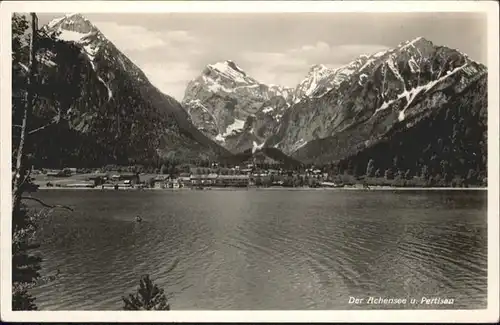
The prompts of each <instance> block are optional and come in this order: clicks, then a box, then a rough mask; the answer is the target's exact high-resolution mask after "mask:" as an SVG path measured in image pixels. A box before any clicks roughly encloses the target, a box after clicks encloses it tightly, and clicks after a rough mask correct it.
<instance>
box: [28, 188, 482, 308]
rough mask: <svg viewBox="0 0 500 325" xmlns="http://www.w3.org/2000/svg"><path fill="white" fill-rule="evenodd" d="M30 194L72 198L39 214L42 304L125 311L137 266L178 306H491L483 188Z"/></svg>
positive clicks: (50, 198) (56, 199)
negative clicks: (416, 301)
mask: <svg viewBox="0 0 500 325" xmlns="http://www.w3.org/2000/svg"><path fill="white" fill-rule="evenodd" d="M38 195H40V196H42V197H43V198H44V200H46V201H48V202H52V201H53V202H57V203H60V204H66V205H70V206H74V207H75V212H74V213H72V214H71V215H67V213H65V212H62V213H61V212H55V213H54V214H53V215H52V216H50V218H48V219H47V220H46V222H45V223H44V225H43V229H42V232H41V236H42V238H43V245H42V247H41V253H42V255H43V257H44V259H45V261H44V264H43V267H44V269H43V271H44V272H52V271H54V270H55V269H57V268H59V269H60V270H61V274H62V276H61V278H60V279H58V280H57V281H55V282H54V283H51V284H50V285H45V286H41V287H39V288H37V289H35V290H34V294H35V295H36V296H37V297H38V299H37V303H38V305H39V307H40V308H41V309H42V310H43V309H50V310H54V309H71V310H111V309H120V308H121V300H120V297H121V296H122V295H124V294H127V293H128V292H131V291H132V290H134V289H135V287H136V285H137V281H138V279H139V277H140V276H141V275H142V274H144V273H149V274H150V275H151V276H152V278H154V279H155V280H156V282H158V284H159V285H160V286H162V287H164V288H165V289H166V291H167V292H170V293H171V296H172V297H171V305H172V308H173V309H219V310H220V309H352V308H380V306H378V307H377V306H366V305H365V306H355V305H349V304H348V297H349V296H356V295H358V296H367V295H373V296H383V297H384V296H386V297H388V296H392V297H407V296H413V297H421V296H423V295H429V296H432V295H434V296H440V297H445V296H446V297H453V298H455V299H456V302H455V304H454V305H452V306H451V307H450V306H436V305H430V306H421V308H430V307H431V308H445V307H447V308H474V307H475V308H480V307H483V308H484V307H485V306H486V287H487V284H486V269H487V265H486V260H487V259H486V256H487V250H486V248H487V247H486V192H456V191H453V192H407V191H405V192H396V193H389V192H377V191H372V192H352V191H349V192H348V191H345V192H342V191H252V190H250V191H177V192H172V191H168V192H163V191H158V192H151V191H144V192H111V191H105V192H96V191H41V192H40V193H38ZM138 214H140V215H141V216H142V217H143V222H142V223H136V222H134V218H135V216H136V215H138ZM177 259H179V264H178V265H177V267H176V268H175V269H174V270H173V271H172V272H167V270H168V269H169V268H170V266H171V264H172V263H173V262H174V261H176V260H177ZM390 307H393V308H404V306H399V307H398V306H390ZM384 308H388V307H387V306H384Z"/></svg>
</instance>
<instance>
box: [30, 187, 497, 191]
mask: <svg viewBox="0 0 500 325" xmlns="http://www.w3.org/2000/svg"><path fill="white" fill-rule="evenodd" d="M38 190H42V191H52V190H56V191H61V190H69V191H75V190H76V191H82V190H87V191H116V192H118V191H186V190H189V191H238V190H239V191H248V190H257V191H364V192H370V191H487V190H488V188H487V187H370V188H369V189H365V188H362V187H318V188H309V187H207V188H203V189H196V188H191V187H185V188H142V189H138V188H119V189H118V190H115V189H114V188H104V189H102V188H92V187H47V186H40V187H39V188H38Z"/></svg>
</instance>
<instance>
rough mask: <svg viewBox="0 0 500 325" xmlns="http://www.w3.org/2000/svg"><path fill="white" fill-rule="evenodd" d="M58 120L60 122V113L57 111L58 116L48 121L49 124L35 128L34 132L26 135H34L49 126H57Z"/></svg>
mask: <svg viewBox="0 0 500 325" xmlns="http://www.w3.org/2000/svg"><path fill="white" fill-rule="evenodd" d="M60 120H61V112H60V111H59V114H58V115H57V116H56V117H54V118H53V119H52V121H50V122H49V123H47V124H45V125H44V126H41V127H39V128H36V129H34V130H31V131H29V132H28V135H31V134H33V133H36V132H38V131H41V130H43V129H45V128H47V127H49V126H51V125H54V124H57V123H59V121H60Z"/></svg>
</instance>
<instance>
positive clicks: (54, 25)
mask: <svg viewBox="0 0 500 325" xmlns="http://www.w3.org/2000/svg"><path fill="white" fill-rule="evenodd" d="M45 27H46V29H47V30H49V31H61V32H62V31H69V32H76V33H80V34H89V33H99V29H98V28H97V27H96V26H95V25H94V24H92V23H91V22H90V20H88V19H87V18H85V17H84V16H83V15H82V14H79V13H73V14H67V15H64V16H62V17H59V18H55V19H53V20H52V21H50V22H49V23H48V24H47V25H46V26H45Z"/></svg>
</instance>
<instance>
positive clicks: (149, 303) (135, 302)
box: [122, 275, 170, 310]
mask: <svg viewBox="0 0 500 325" xmlns="http://www.w3.org/2000/svg"><path fill="white" fill-rule="evenodd" d="M122 299H123V302H124V306H123V310H170V305H169V304H168V300H167V297H166V295H165V293H164V290H163V289H160V288H159V287H158V286H157V285H156V284H154V283H153V281H152V280H151V279H150V278H149V275H144V276H142V277H141V280H140V281H139V288H138V289H137V292H136V293H135V294H129V296H128V297H122Z"/></svg>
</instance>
